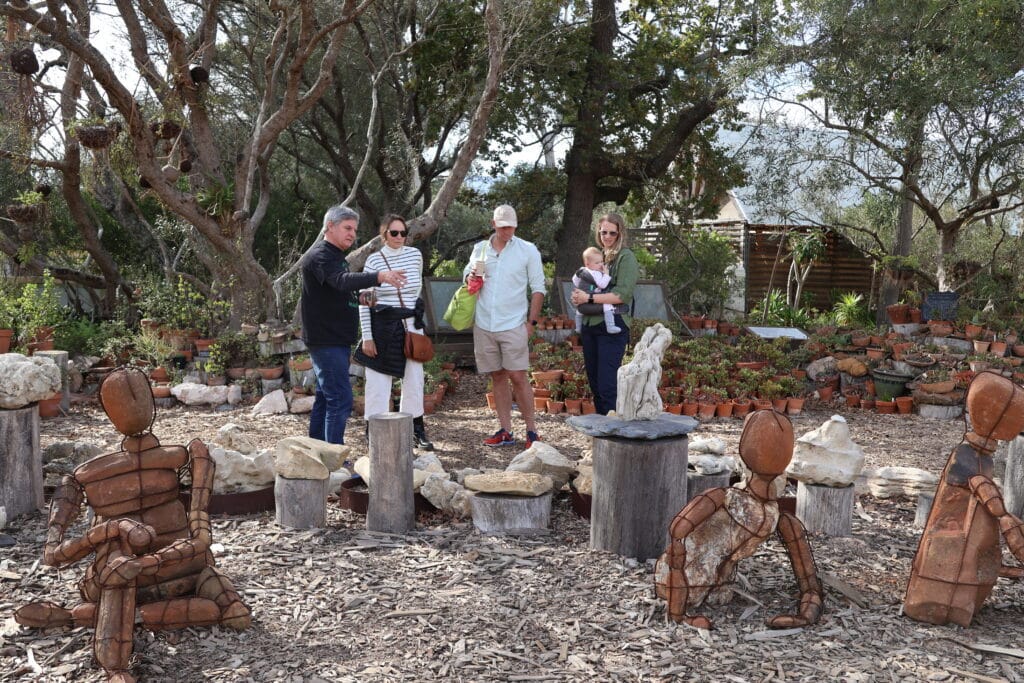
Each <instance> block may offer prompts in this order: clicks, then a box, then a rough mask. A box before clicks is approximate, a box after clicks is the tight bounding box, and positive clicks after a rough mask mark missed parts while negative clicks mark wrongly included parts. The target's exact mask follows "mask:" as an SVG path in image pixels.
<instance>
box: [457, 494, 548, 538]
mask: <svg viewBox="0 0 1024 683" xmlns="http://www.w3.org/2000/svg"><path fill="white" fill-rule="evenodd" d="M470 505H471V506H472V509H473V526H475V527H476V528H477V530H479V531H480V533H483V534H531V533H537V532H538V531H543V530H545V529H547V528H548V526H550V524H551V492H550V491H548V492H547V493H545V494H543V495H540V496H512V495H504V494H500V493H477V494H476V495H474V496H471V497H470Z"/></svg>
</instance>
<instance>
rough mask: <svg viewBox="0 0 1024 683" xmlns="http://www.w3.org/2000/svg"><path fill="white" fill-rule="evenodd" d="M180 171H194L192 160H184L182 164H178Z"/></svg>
mask: <svg viewBox="0 0 1024 683" xmlns="http://www.w3.org/2000/svg"><path fill="white" fill-rule="evenodd" d="M178 170H179V171H181V172H182V173H188V172H189V171H191V170H192V160H191V159H182V160H181V163H180V164H178Z"/></svg>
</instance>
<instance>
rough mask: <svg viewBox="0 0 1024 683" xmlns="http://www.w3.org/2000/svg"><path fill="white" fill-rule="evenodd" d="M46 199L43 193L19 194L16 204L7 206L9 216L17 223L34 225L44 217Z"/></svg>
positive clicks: (26, 191) (27, 192)
mask: <svg viewBox="0 0 1024 683" xmlns="http://www.w3.org/2000/svg"><path fill="white" fill-rule="evenodd" d="M45 199H46V198H45V197H44V196H43V193H42V192H36V191H35V190H25V191H24V192H19V193H18V195H17V196H16V197H15V198H14V202H15V203H14V204H8V205H7V215H8V216H9V217H10V219H11V220H13V221H14V222H15V223H33V222H35V221H36V219H38V218H39V217H40V216H42V214H43V206H44V204H43V202H44V200H45Z"/></svg>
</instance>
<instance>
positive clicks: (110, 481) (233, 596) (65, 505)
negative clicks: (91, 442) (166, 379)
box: [15, 370, 251, 681]
mask: <svg viewBox="0 0 1024 683" xmlns="http://www.w3.org/2000/svg"><path fill="white" fill-rule="evenodd" d="M100 402H101V404H102V406H103V409H104V411H105V412H106V413H107V416H108V417H109V418H110V420H111V422H113V423H114V426H115V427H116V428H117V430H118V431H119V432H121V433H122V434H124V435H125V438H124V440H123V441H122V442H121V450H120V451H118V452H116V453H109V454H106V455H99V456H96V457H95V458H92V459H91V460H89V461H87V462H85V463H83V464H81V465H79V466H78V467H77V468H76V469H75V471H74V472H73V473H72V474H69V475H67V476H65V477H64V479H63V481H62V482H61V484H60V486H59V487H58V489H57V491H56V493H55V494H54V496H53V500H52V501H51V503H50V520H49V527H48V530H47V535H46V547H45V549H44V554H43V562H45V563H46V564H48V565H52V566H57V567H64V566H67V565H70V564H72V563H74V562H77V561H78V560H80V559H81V558H83V557H85V556H86V555H89V554H90V553H95V557H94V558H93V561H92V564H91V565H89V567H88V568H87V569H86V571H85V576H84V577H83V578H82V580H81V582H80V583H79V590H80V591H81V594H82V599H83V600H84V602H83V603H81V604H79V605H76V606H75V607H73V608H71V609H70V610H68V609H64V608H63V607H60V606H59V605H56V604H54V603H52V602H36V603H31V604H29V605H25V606H24V607H21V608H20V609H18V610H17V612H16V613H15V619H16V620H17V621H18V623H19V624H22V625H24V626H31V627H36V628H52V627H57V626H72V625H75V626H94V627H95V632H94V636H93V650H94V652H95V655H96V660H97V661H98V662H99V664H100V666H102V667H103V668H104V669H105V670H106V672H107V674H108V676H109V677H110V680H112V681H134V680H135V679H134V678H133V677H132V676H131V675H130V674H129V673H128V662H129V658H130V656H131V652H132V631H133V630H134V628H135V619H136V614H135V607H136V604H138V605H139V612H140V613H141V620H142V623H143V625H144V626H146V627H147V628H151V629H175V628H184V627H186V626H203V625H210V624H221V625H223V626H226V627H229V628H234V629H237V630H242V629H245V628H248V626H249V624H250V621H251V617H250V613H249V609H248V608H247V607H246V606H245V605H244V604H243V603H242V600H241V598H240V597H239V595H238V593H237V592H235V589H234V588H233V587H232V585H231V582H230V581H228V579H227V577H225V576H224V575H223V574H221V573H220V572H219V571H217V569H216V568H215V567H214V562H213V555H212V554H211V553H210V543H211V533H210V519H209V516H208V515H207V513H206V507H207V504H208V503H209V499H210V491H211V487H212V485H213V473H214V463H213V461H212V460H211V459H210V455H209V452H208V451H207V449H206V446H204V445H203V443H202V442H201V441H199V440H198V439H196V440H194V441H192V442H191V443H190V444H189V445H188V448H185V447H184V446H161V445H160V442H159V441H157V439H156V437H155V436H153V434H152V432H151V431H150V428H151V426H152V423H153V415H154V402H153V394H152V392H151V391H150V388H149V381H148V380H147V378H146V376H145V375H144V374H143V373H142V372H140V371H138V370H118V371H116V372H113V373H111V374H110V376H109V377H108V378H107V379H106V380H105V381H104V382H103V384H102V385H101V387H100ZM181 474H190V475H191V480H192V500H191V505H190V507H189V509H188V510H187V511H186V510H185V507H184V506H183V505H182V504H181V502H180V500H179V497H178V491H179V487H180V484H181V481H180V479H179V476H180V475H181ZM83 502H84V503H86V504H87V505H89V506H90V507H91V508H92V510H93V513H94V515H95V517H94V519H93V523H92V526H91V527H90V528H89V530H88V531H86V532H85V535H83V536H81V537H79V538H65V534H66V533H67V531H68V529H69V528H70V527H71V525H72V524H73V523H74V521H75V519H76V518H77V517H78V516H79V514H80V513H81V510H82V504H83Z"/></svg>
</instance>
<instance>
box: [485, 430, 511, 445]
mask: <svg viewBox="0 0 1024 683" xmlns="http://www.w3.org/2000/svg"><path fill="white" fill-rule="evenodd" d="M484 445H485V446H515V445H516V440H515V438H514V437H513V436H512V432H510V431H508V430H507V429H504V428H502V429H499V430H498V431H496V432H494V435H493V436H489V437H487V438H486V439H484Z"/></svg>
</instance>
